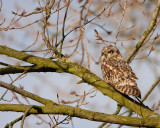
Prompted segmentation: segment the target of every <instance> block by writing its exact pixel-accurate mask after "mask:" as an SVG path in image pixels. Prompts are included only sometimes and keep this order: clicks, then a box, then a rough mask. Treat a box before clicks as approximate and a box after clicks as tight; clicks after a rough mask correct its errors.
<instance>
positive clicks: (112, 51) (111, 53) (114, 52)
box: [100, 45, 122, 62]
mask: <svg viewBox="0 0 160 128" xmlns="http://www.w3.org/2000/svg"><path fill="white" fill-rule="evenodd" d="M110 58H112V59H122V55H121V53H120V52H119V50H118V49H117V48H116V47H114V46H112V45H109V46H107V47H103V49H102V55H101V57H100V62H102V61H104V60H108V59H110Z"/></svg>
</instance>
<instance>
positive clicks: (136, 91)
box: [115, 85, 141, 98]
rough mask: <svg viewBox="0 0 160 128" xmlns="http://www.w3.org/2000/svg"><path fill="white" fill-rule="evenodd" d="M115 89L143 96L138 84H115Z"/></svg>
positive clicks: (127, 93)
mask: <svg viewBox="0 0 160 128" xmlns="http://www.w3.org/2000/svg"><path fill="white" fill-rule="evenodd" d="M115 89H116V90H118V91H119V92H121V93H123V94H126V95H132V96H135V97H139V98H141V92H140V90H139V88H138V87H137V86H136V85H134V86H130V85H118V86H115Z"/></svg>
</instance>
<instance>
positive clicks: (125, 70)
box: [118, 60, 138, 80]
mask: <svg viewBox="0 0 160 128" xmlns="http://www.w3.org/2000/svg"><path fill="white" fill-rule="evenodd" d="M119 64H120V65H119V66H118V67H120V68H121V70H122V73H124V76H125V77H126V78H132V79H135V80H138V78H137V76H136V74H135V73H134V72H133V70H132V68H131V67H130V66H129V65H128V63H126V62H125V61H123V60H122V61H121V62H120V63H119Z"/></svg>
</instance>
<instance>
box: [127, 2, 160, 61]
mask: <svg viewBox="0 0 160 128" xmlns="http://www.w3.org/2000/svg"><path fill="white" fill-rule="evenodd" d="M159 11H160V0H158V4H157V6H156V8H155V10H154V12H153V15H152V18H151V20H150V24H149V26H148V28H147V30H146V31H145V32H144V33H143V36H142V37H141V39H140V40H139V42H138V43H137V44H136V47H135V49H134V50H133V52H132V53H131V54H130V55H129V56H128V58H127V62H128V63H130V62H131V61H132V60H133V58H134V57H135V56H136V54H137V52H138V51H139V49H140V48H141V47H142V46H143V43H144V41H145V39H146V38H147V37H148V36H149V34H150V33H151V32H152V30H153V29H154V26H155V25H156V23H157V17H158V14H159Z"/></svg>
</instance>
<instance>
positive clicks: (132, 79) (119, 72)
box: [99, 45, 141, 98]
mask: <svg viewBox="0 0 160 128" xmlns="http://www.w3.org/2000/svg"><path fill="white" fill-rule="evenodd" d="M99 61H100V63H101V69H102V74H103V78H104V81H105V82H106V83H108V84H110V85H112V86H113V87H114V88H115V89H116V90H118V91H119V92H121V93H124V94H126V95H132V96H136V97H139V98H141V92H140V90H139V88H138V87H137V83H136V80H137V79H138V78H137V77H136V75H135V73H134V72H133V71H132V69H131V67H130V66H129V65H128V63H126V62H125V61H124V60H123V58H122V55H121V53H120V52H119V50H118V49H117V48H116V47H114V46H112V45H110V46H108V47H104V48H103V49H102V55H101V57H100V59H99Z"/></svg>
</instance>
